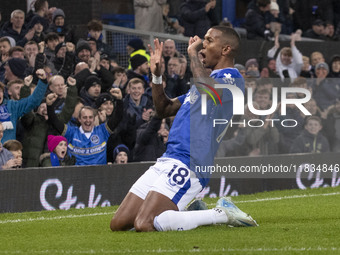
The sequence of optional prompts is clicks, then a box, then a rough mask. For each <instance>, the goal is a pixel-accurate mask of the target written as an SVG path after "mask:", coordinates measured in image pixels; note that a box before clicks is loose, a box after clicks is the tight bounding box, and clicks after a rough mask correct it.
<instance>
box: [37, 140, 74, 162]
mask: <svg viewBox="0 0 340 255" xmlns="http://www.w3.org/2000/svg"><path fill="white" fill-rule="evenodd" d="M47 147H48V150H49V151H50V152H51V153H44V154H42V155H41V156H40V166H42V167H47V166H72V165H74V164H75V163H76V160H75V158H74V157H73V156H70V155H68V154H67V140H66V138H65V137H63V136H54V135H49V136H47Z"/></svg>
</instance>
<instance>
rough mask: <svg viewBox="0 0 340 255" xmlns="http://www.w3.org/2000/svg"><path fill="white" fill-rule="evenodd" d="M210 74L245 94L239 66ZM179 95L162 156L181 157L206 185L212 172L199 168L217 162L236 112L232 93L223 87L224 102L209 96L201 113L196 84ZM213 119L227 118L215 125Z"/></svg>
mask: <svg viewBox="0 0 340 255" xmlns="http://www.w3.org/2000/svg"><path fill="white" fill-rule="evenodd" d="M210 77H212V78H213V79H215V81H216V83H217V84H228V85H232V86H237V87H238V88H239V89H240V90H241V91H242V93H243V94H244V80H243V77H242V76H241V74H240V73H239V71H238V70H237V69H235V68H226V69H219V70H214V71H213V72H212V73H211V75H210ZM178 99H179V100H180V102H181V103H182V105H181V107H180V109H179V110H178V112H177V114H176V117H175V119H174V122H173V125H172V127H171V130H170V133H169V139H168V143H167V150H166V152H165V153H164V154H163V157H168V158H175V159H178V160H180V161H182V162H183V163H184V164H186V165H187V166H188V167H189V168H190V170H192V171H194V172H195V173H196V176H197V177H198V178H199V180H200V182H201V184H202V186H203V187H204V186H206V185H207V183H208V181H209V178H210V173H209V172H205V173H204V172H202V171H196V170H197V169H198V168H199V169H204V167H205V169H206V167H208V166H213V165H214V156H215V154H216V152H217V149H218V147H219V144H220V142H221V140H222V138H223V136H224V134H225V132H226V130H227V127H228V125H229V121H230V120H231V118H232V116H233V97H232V94H231V92H230V90H229V89H226V88H224V89H223V93H222V96H221V102H222V104H220V102H219V103H218V104H215V102H214V100H211V99H210V100H209V99H208V100H207V104H206V106H207V107H206V108H207V109H206V115H202V113H201V94H200V92H199V91H198V89H197V87H196V86H195V85H193V86H192V87H191V89H190V90H189V92H188V93H187V94H186V95H183V96H181V97H178ZM242 103H243V102H242ZM214 119H223V120H226V124H219V125H216V126H215V127H214V126H213V124H214V123H213V122H214Z"/></svg>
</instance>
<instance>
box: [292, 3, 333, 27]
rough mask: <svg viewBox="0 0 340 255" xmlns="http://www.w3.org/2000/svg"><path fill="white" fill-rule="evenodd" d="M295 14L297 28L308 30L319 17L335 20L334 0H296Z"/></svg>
mask: <svg viewBox="0 0 340 255" xmlns="http://www.w3.org/2000/svg"><path fill="white" fill-rule="evenodd" d="M294 14H295V15H294V19H295V22H296V28H300V29H302V31H303V32H306V31H307V30H308V29H310V28H311V27H312V24H313V21H315V20H317V19H320V20H333V7H332V0H313V1H310V0H299V1H296V2H295V13H294Z"/></svg>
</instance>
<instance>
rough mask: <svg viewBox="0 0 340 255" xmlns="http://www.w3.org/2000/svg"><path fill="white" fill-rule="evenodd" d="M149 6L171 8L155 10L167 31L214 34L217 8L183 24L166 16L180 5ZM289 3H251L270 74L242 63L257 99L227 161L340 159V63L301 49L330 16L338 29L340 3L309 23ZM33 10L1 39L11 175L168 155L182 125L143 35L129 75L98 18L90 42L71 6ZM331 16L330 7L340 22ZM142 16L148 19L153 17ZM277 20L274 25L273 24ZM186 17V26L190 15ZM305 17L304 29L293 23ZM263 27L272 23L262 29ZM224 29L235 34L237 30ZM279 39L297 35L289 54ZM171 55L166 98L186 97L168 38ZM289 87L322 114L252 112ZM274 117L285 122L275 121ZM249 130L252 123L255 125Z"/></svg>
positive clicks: (3, 152)
mask: <svg viewBox="0 0 340 255" xmlns="http://www.w3.org/2000/svg"><path fill="white" fill-rule="evenodd" d="M138 2H139V1H137V0H136V1H134V3H135V8H142V7H141V6H139V5H138ZM151 2H153V4H154V5H157V7H161V9H153V11H157V10H158V11H160V12H162V13H163V15H160V19H161V20H160V23H161V24H162V25H163V26H162V27H161V28H157V29H161V32H167V33H183V34H184V35H187V36H192V35H194V34H198V35H202V34H203V35H204V33H205V32H206V30H207V29H208V28H209V27H210V26H211V25H213V24H214V22H215V21H214V20H212V18H211V17H212V16H213V15H210V14H211V12H212V11H213V10H214V8H215V5H216V1H209V2H206V1H194V0H188V1H185V2H184V3H183V4H182V5H181V6H180V9H179V12H180V13H182V14H185V15H180V14H179V15H178V16H177V17H178V19H176V18H170V17H169V16H168V15H169V7H171V3H172V2H176V1H169V4H167V3H166V1H165V0H164V1H161V0H154V1H151ZM286 2H287V3H288V2H289V3H290V2H293V1H279V0H278V1H277V2H270V0H255V1H251V3H250V4H249V10H248V12H247V14H246V17H245V19H246V23H245V24H246V28H247V22H248V21H249V20H251V18H253V21H249V22H250V24H253V25H255V24H256V25H260V24H262V23H263V25H264V26H263V27H262V28H261V29H259V28H250V27H248V28H247V32H248V38H250V39H252V38H251V37H252V34H253V33H252V29H255V30H256V31H261V32H260V33H258V32H256V36H254V37H253V38H258V37H263V38H265V37H266V35H267V34H268V33H269V35H270V36H272V37H273V40H274V42H273V44H274V45H273V48H272V49H270V50H269V51H268V57H267V64H266V65H265V66H260V65H259V63H258V60H257V59H249V60H248V61H247V62H246V63H237V64H236V65H235V68H237V69H238V70H239V71H240V73H241V74H242V76H243V77H244V78H245V85H246V88H252V94H251V95H249V94H248V97H250V99H248V101H246V102H245V104H246V107H245V109H246V110H245V114H244V115H243V116H238V117H237V118H236V117H235V118H234V119H235V121H237V122H238V123H244V124H239V125H234V126H231V127H230V128H229V130H228V133H227V135H226V136H225V138H224V139H223V140H222V142H221V146H220V149H219V151H218V153H217V156H222V157H225V156H248V155H250V156H253V155H268V154H278V153H303V152H312V153H321V152H327V151H333V152H339V151H340V54H339V55H334V56H333V57H332V58H331V59H329V60H327V61H326V59H325V58H324V56H323V54H322V52H313V53H312V54H311V55H310V56H304V55H303V49H298V48H297V47H296V45H295V41H296V40H300V39H301V33H302V35H303V36H307V35H308V33H309V32H310V31H311V30H312V31H314V27H315V26H322V27H323V31H328V32H329V30H330V29H328V28H327V26H328V24H329V22H330V20H329V18H330V17H332V20H331V21H332V22H334V21H338V12H337V8H336V6H334V8H331V9H330V8H329V6H328V5H327V4H332V1H322V4H320V6H318V7H317V8H316V10H314V7H313V13H311V14H310V13H309V14H310V15H311V19H310V20H309V19H307V18H308V17H309V16H308V15H307V14H303V13H302V12H303V11H302V10H301V8H300V2H301V4H302V2H303V3H304V2H306V3H305V4H307V2H308V1H296V2H295V5H294V6H290V5H289V6H286V5H285V4H286ZM319 2H320V3H321V1H319ZM169 5H170V6H169ZM292 7H294V8H295V9H294V10H293V9H292ZM162 8H163V9H162ZM273 8H274V9H275V10H276V11H277V9H279V10H282V11H281V12H280V15H281V14H282V17H281V16H280V15H279V16H278V17H276V16H275V13H276V14H277V12H273V10H274V9H273ZM287 8H288V12H286V9H287ZM34 9H35V11H30V12H29V13H28V14H27V15H26V14H25V12H24V11H22V10H14V11H13V12H12V13H11V18H10V20H8V21H6V22H5V23H3V24H2V26H1V30H0V58H1V59H0V138H1V149H0V165H1V168H2V169H15V168H18V167H39V166H64V165H96V164H109V163H116V164H123V163H127V162H132V161H135V162H139V161H154V160H156V159H157V158H158V157H160V156H161V155H162V154H163V152H164V151H165V149H166V142H167V137H168V134H169V129H170V127H171V123H172V119H171V118H167V119H160V118H158V117H157V116H156V115H155V112H154V105H153V101H152V93H151V90H152V87H151V82H150V70H149V64H148V61H149V59H150V56H149V54H148V52H147V50H146V47H145V45H144V43H143V41H142V40H141V39H139V38H137V37H136V38H134V39H131V40H130V41H129V42H128V44H127V45H126V49H127V54H128V55H129V66H120V65H119V63H117V60H116V59H115V53H114V49H113V48H112V47H111V46H110V45H108V44H106V43H104V42H103V40H102V38H103V35H102V30H103V25H102V22H101V21H100V20H90V21H89V22H88V24H87V28H88V31H87V34H86V35H85V36H84V37H83V38H80V39H76V36H75V28H74V27H72V26H70V25H67V22H66V21H65V20H66V18H67V17H66V16H65V13H64V11H63V10H62V9H59V8H55V7H53V8H49V5H48V1H47V0H36V1H35V4H34ZM170 9H171V8H170ZM291 9H292V10H291ZM321 10H327V13H328V11H330V10H332V16H329V15H328V14H327V15H326V14H325V12H323V11H321ZM333 10H334V12H333ZM254 12H256V13H254ZM138 13H142V14H144V15H146V14H145V10H144V12H143V11H141V10H140V11H137V12H136V15H137V14H138ZM162 13H161V14H162ZM142 14H138V15H142ZM194 14H195V15H194ZM203 14H204V15H203ZM283 14H285V15H288V16H284V15H283ZM339 14H340V13H339ZM138 15H137V16H136V20H137V17H139V16H138ZM270 15H272V16H274V21H273V18H272V17H271V18H268V17H269V16H270ZM289 15H290V16H289ZM146 16H147V17H148V18H153V19H155V17H156V16H152V15H146ZM183 16H185V17H186V18H187V20H183V19H181V18H180V17H183ZM191 16H192V17H191ZM267 16H268V17H267ZM295 16H297V17H303V18H305V19H306V20H299V21H297V20H296V22H295V21H293V20H289V19H288V18H287V17H290V18H292V19H293V17H295ZM275 17H276V18H275ZM260 18H261V20H262V21H263V22H262V23H261V22H258V21H254V20H257V19H260ZM249 22H248V23H249ZM272 22H274V23H280V22H281V23H280V24H281V25H277V24H274V25H273V24H271V23H272ZM327 22H328V23H327ZM140 24H141V23H140ZM150 24H153V25H154V24H157V22H155V21H153V22H151V23H150ZM203 24H204V25H203ZM221 24H222V25H226V26H231V24H230V23H228V22H223V21H222V23H221ZM296 24H300V25H301V26H297V25H296ZM308 24H309V26H308ZM316 24H317V25H316ZM320 24H321V25H320ZM333 24H334V23H333ZM302 25H303V26H302ZM271 28H272V29H271ZM295 28H299V29H301V31H299V30H298V31H296V29H295ZM140 29H146V30H147V29H148V28H147V27H143V28H140ZM268 29H269V32H268ZM310 29H311V30H310ZM255 30H254V31H255ZM334 30H335V31H337V30H338V24H336V26H335V29H334V26H333V33H334V35H330V34H323V37H322V38H321V39H327V40H330V39H331V40H336V38H337V33H336V32H334ZM266 31H267V32H266ZM293 31H296V32H294V33H292V32H293ZM314 32H315V31H314ZM280 33H289V34H290V33H292V35H291V42H290V47H284V48H281V47H280V42H279V34H280ZM323 33H324V32H323ZM163 55H164V58H163V59H164V61H163V63H162V72H163V87H164V90H165V92H166V94H167V96H168V97H170V98H175V97H178V96H180V95H183V94H185V93H187V91H188V90H189V88H190V78H191V72H190V68H189V65H188V61H187V58H186V56H185V55H184V54H181V53H180V52H179V51H178V50H177V49H176V44H175V42H174V41H173V40H171V39H168V40H165V41H164V52H163ZM284 87H289V88H296V87H298V88H305V89H308V90H309V91H310V92H311V94H312V99H311V100H309V101H308V102H306V103H305V104H304V107H305V108H306V109H308V111H309V112H310V113H311V114H312V116H305V115H304V113H303V112H302V111H300V109H299V108H297V107H296V106H294V105H288V106H287V109H286V115H282V114H281V112H280V111H281V108H280V103H278V105H277V108H276V109H275V110H274V111H273V113H271V114H269V115H268V116H262V115H256V114H254V113H253V112H254V111H252V110H250V109H251V107H250V104H249V102H250V103H252V104H251V105H252V106H253V107H254V108H256V109H258V110H267V109H270V108H271V106H272V104H273V102H274V100H273V99H274V97H273V91H274V90H273V88H278V89H279V90H280V89H281V88H284ZM246 94H247V91H246ZM301 97H302V98H303V97H304V95H301V94H300V93H288V94H287V98H289V99H294V98H295V99H298V98H301ZM245 98H247V97H245ZM279 100H280V97H279ZM283 118H284V119H293V120H296V125H294V126H293V127H285V126H282V125H281V124H280V123H282V122H280V121H284V119H283ZM271 119H276V120H280V121H275V122H271V121H268V120H271ZM249 121H251V123H252V125H247V123H249Z"/></svg>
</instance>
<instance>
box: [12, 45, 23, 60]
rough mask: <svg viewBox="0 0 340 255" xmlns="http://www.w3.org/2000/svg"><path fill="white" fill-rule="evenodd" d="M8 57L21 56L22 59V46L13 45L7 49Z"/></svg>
mask: <svg viewBox="0 0 340 255" xmlns="http://www.w3.org/2000/svg"><path fill="white" fill-rule="evenodd" d="M9 58H21V59H24V58H25V55H24V48H23V47H21V46H14V47H12V48H10V50H9Z"/></svg>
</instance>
